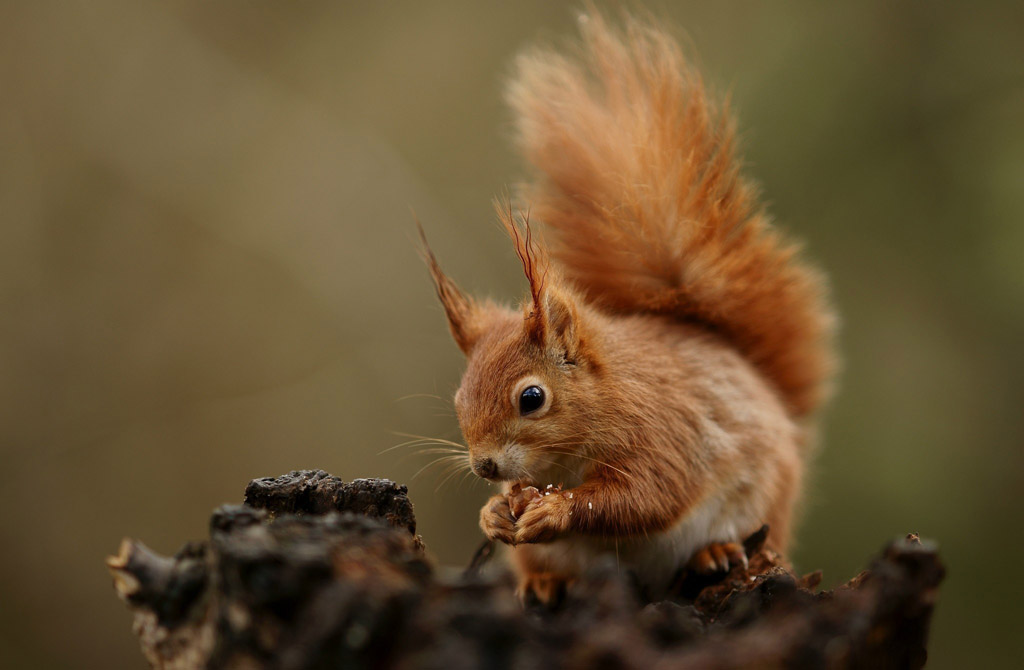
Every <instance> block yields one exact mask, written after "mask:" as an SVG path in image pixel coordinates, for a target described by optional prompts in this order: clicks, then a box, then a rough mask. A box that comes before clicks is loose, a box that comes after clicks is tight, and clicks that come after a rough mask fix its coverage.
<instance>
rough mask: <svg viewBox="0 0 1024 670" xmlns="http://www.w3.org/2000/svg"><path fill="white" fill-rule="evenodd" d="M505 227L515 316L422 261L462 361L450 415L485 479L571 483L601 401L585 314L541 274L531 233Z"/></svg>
mask: <svg viewBox="0 0 1024 670" xmlns="http://www.w3.org/2000/svg"><path fill="white" fill-rule="evenodd" d="M506 226H507V227H508V228H509V232H510V234H511V235H512V237H513V241H514V242H515V244H516V251H517V253H518V255H519V257H520V259H521V260H522V261H523V267H524V269H525V271H526V276H527V279H528V280H529V282H530V298H529V300H528V301H526V302H525V303H524V305H523V307H522V309H521V310H514V309H509V308H506V307H501V306H499V305H496V304H495V303H493V302H490V301H484V302H481V301H477V300H474V299H473V298H470V297H468V296H466V295H465V294H464V293H463V292H462V291H460V290H459V288H458V287H457V286H456V285H455V283H454V282H452V280H451V279H450V278H449V277H447V276H446V275H445V274H444V273H443V272H442V271H441V269H440V267H439V266H438V264H437V261H436V259H435V258H434V256H433V254H432V253H431V252H430V250H429V248H427V247H426V246H425V249H424V256H425V259H426V261H427V265H428V267H429V268H430V274H431V276H432V278H433V280H434V285H435V287H436V289H437V295H438V298H439V299H440V301H441V304H442V306H443V307H444V311H445V315H446V316H447V318H448V325H449V327H450V329H451V333H452V336H453V337H454V339H455V343H456V344H457V345H458V346H459V348H460V349H461V350H462V352H463V353H464V354H465V355H466V359H467V365H466V371H465V374H464V375H463V377H462V383H461V385H460V386H459V389H458V391H457V392H456V393H455V410H456V413H457V414H458V418H459V425H460V426H461V428H462V433H463V437H464V438H465V440H466V445H467V446H468V447H469V458H470V466H471V467H472V469H473V472H475V473H476V474H477V475H479V476H480V477H483V478H485V479H489V480H493V481H523V482H530V483H533V484H548V483H556V480H557V481H558V482H566V483H569V482H571V481H572V480H573V479H574V478H575V477H576V476H577V475H578V473H579V469H580V466H581V462H582V461H584V460H585V457H584V456H583V455H582V452H583V451H584V449H585V448H586V440H587V432H588V431H587V430H586V426H587V425H588V423H590V421H591V420H592V419H593V418H594V417H593V416H592V412H593V403H594V401H595V399H596V398H597V397H598V396H600V395H601V392H600V390H599V386H598V384H597V377H598V375H599V374H600V370H599V367H598V364H597V359H596V356H595V355H594V354H595V349H594V347H595V342H594V340H593V338H592V337H591V336H590V329H588V310H586V308H585V306H584V304H583V302H582V301H581V300H580V299H579V297H578V296H577V295H576V294H575V293H574V292H573V291H572V290H571V289H569V288H568V287H567V286H565V285H563V284H561V282H559V281H557V280H556V279H555V278H553V276H552V275H551V273H550V272H549V271H548V270H547V269H542V265H541V263H542V261H540V260H538V254H537V251H536V250H535V249H534V248H533V243H532V240H531V238H530V232H529V228H528V227H526V228H525V234H523V233H521V232H520V230H519V228H518V227H516V226H515V224H514V223H512V221H511V218H510V219H509V220H507V221H506Z"/></svg>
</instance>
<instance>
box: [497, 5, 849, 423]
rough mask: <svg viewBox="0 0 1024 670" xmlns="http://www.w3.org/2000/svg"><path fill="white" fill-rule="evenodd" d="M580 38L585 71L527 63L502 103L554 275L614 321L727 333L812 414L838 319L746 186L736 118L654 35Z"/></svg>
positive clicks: (818, 281)
mask: <svg viewBox="0 0 1024 670" xmlns="http://www.w3.org/2000/svg"><path fill="white" fill-rule="evenodd" d="M581 23H582V24H583V25H582V33H583V40H582V45H581V49H580V51H579V55H578V56H575V57H566V56H564V55H562V54H559V53H555V52H550V51H535V52H531V53H528V54H525V55H524V56H522V57H521V58H520V60H519V62H518V73H517V76H516V77H515V78H514V79H513V81H512V82H511V84H510V86H509V88H508V99H509V101H510V103H511V105H512V106H513V109H514V110H515V112H516V113H517V123H518V135H519V141H520V143H521V147H522V150H523V152H524V154H525V156H526V157H527V159H528V160H529V161H530V163H532V165H533V166H534V168H535V169H536V171H537V173H538V174H537V178H536V180H535V181H534V183H533V184H532V185H531V186H530V187H528V191H527V192H526V193H525V200H526V203H527V204H528V205H529V207H530V209H531V213H532V215H533V217H535V218H536V219H538V220H540V221H541V222H542V223H543V224H545V226H546V229H547V232H548V235H547V236H546V242H547V243H548V245H549V250H548V251H549V253H550V255H551V259H552V261H553V262H554V263H555V264H557V265H558V266H560V267H559V269H560V271H561V273H563V274H564V275H565V277H566V278H567V279H569V280H570V281H572V282H573V283H574V284H576V285H577V286H578V287H579V288H580V289H581V290H582V291H583V292H584V293H585V294H586V295H587V296H588V298H589V299H590V300H592V301H594V302H596V303H598V304H601V305H603V306H605V307H607V308H610V309H613V310H620V311H623V312H653V313H659V314H667V315H673V316H676V317H678V318H680V319H686V320H692V321H698V322H701V323H703V324H705V325H706V326H708V327H710V328H712V329H714V330H715V331H717V332H719V333H721V334H722V335H723V336H724V337H726V338H727V339H728V340H730V341H731V342H733V344H734V345H735V346H737V347H738V348H739V349H740V350H741V351H742V352H743V353H744V354H745V355H746V356H747V357H748V358H749V359H750V360H751V361H752V362H753V363H754V364H756V365H757V366H759V368H760V369H761V370H762V371H763V373H764V374H765V375H766V376H767V377H768V378H769V379H770V380H772V381H773V382H774V383H775V384H776V385H777V387H778V388H779V390H780V391H781V392H782V395H783V397H784V398H785V400H786V401H787V403H788V406H789V408H790V411H791V412H792V413H793V414H794V416H798V417H799V416H804V415H806V414H808V413H809V412H810V411H811V410H813V409H814V408H815V406H816V405H818V404H819V403H820V401H821V400H822V398H823V395H824V393H825V392H826V388H825V387H826V385H827V382H828V379H829V377H830V376H831V372H832V368H833V360H832V351H831V335H832V330H833V321H834V318H833V314H832V311H831V310H830V309H829V307H828V305H827V302H826V300H825V297H824V282H823V279H822V278H821V277H820V276H819V274H818V273H817V272H815V271H814V270H813V269H812V268H811V267H809V266H808V265H806V264H804V263H802V262H800V261H799V259H798V258H797V256H796V251H797V249H796V247H795V245H793V244H792V243H790V242H788V241H786V240H784V239H783V237H782V236H781V235H780V234H779V233H778V232H777V231H776V230H775V229H773V228H772V227H771V226H770V224H769V222H768V219H767V218H766V215H765V214H764V213H763V211H762V210H761V207H760V205H759V204H758V202H757V199H756V194H755V192H754V189H753V188H752V187H751V185H750V184H749V183H747V182H746V181H744V180H743V179H742V178H741V177H740V175H739V171H738V165H737V162H736V160H735V158H734V156H733V143H734V142H733V128H732V122H731V120H730V118H729V117H728V115H727V113H726V112H725V111H724V110H722V109H719V108H718V107H717V106H716V105H715V104H714V103H713V102H712V101H710V100H709V99H708V96H707V93H706V92H705V90H704V86H703V84H702V82H701V79H700V76H699V75H698V74H697V73H696V72H695V71H694V70H693V69H692V68H691V67H690V66H689V65H688V64H687V62H686V60H685V59H684V57H683V55H682V51H681V50H680V48H679V46H678V44H677V43H676V42H675V41H674V40H673V39H672V38H671V37H670V36H668V35H667V34H665V33H664V32H662V31H661V30H659V29H657V28H654V27H652V26H651V25H647V24H643V23H640V22H637V21H627V25H626V28H625V29H624V31H622V32H621V33H620V32H617V31H616V30H614V29H612V28H611V27H610V26H609V25H608V23H607V22H606V21H605V20H604V19H603V18H602V17H601V16H600V15H597V14H590V15H589V16H585V17H583V18H582V19H581Z"/></svg>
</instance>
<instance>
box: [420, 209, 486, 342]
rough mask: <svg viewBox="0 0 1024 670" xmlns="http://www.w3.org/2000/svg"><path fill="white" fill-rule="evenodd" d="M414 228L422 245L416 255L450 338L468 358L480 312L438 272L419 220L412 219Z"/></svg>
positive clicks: (476, 337)
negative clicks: (441, 309)
mask: <svg viewBox="0 0 1024 670" xmlns="http://www.w3.org/2000/svg"><path fill="white" fill-rule="evenodd" d="M416 228H417V229H418V230H419V233H420V240H421V242H422V243H423V246H422V248H421V249H420V255H421V256H422V257H423V261H424V262H425V263H426V264H427V269H428V270H430V277H431V279H433V281H434V288H435V289H436V291H437V298H438V300H440V301H441V306H442V307H444V313H445V316H446V317H447V318H448V327H449V328H450V329H451V331H452V338H454V339H455V344H457V345H458V346H459V349H461V350H462V353H464V354H466V355H467V356H468V355H469V352H470V351H472V350H473V346H474V345H475V344H476V342H477V340H479V339H480V335H481V334H482V328H481V323H480V318H479V313H480V309H479V306H478V305H477V303H476V301H475V300H473V299H472V298H469V297H467V296H466V295H465V294H464V293H463V292H462V291H461V290H459V287H458V286H456V284H455V282H454V281H452V280H451V278H449V277H448V275H446V274H445V273H444V272H443V271H442V270H441V266H440V265H439V264H438V262H437V258H436V257H435V256H434V252H433V251H431V249H430V245H429V244H427V236H426V233H424V232H423V226H422V225H420V222H419V220H418V219H417V220H416Z"/></svg>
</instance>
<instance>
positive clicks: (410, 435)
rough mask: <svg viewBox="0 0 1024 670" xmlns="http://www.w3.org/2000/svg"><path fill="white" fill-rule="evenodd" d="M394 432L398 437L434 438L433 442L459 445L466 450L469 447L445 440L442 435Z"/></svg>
mask: <svg viewBox="0 0 1024 670" xmlns="http://www.w3.org/2000/svg"><path fill="white" fill-rule="evenodd" d="M394 434H395V435H398V436H399V437H411V438H414V439H416V440H434V441H435V442H440V443H441V444H448V445H451V446H453V447H459V448H460V449H466V450H468V449H469V447H467V446H466V445H464V444H462V443H461V442H452V441H451V440H446V439H444V438H442V437H427V436H425V435H413V434H411V433H399V432H395V433H394Z"/></svg>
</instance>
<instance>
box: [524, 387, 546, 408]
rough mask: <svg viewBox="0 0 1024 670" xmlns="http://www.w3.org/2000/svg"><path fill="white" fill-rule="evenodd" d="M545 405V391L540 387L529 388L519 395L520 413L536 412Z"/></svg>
mask: <svg viewBox="0 0 1024 670" xmlns="http://www.w3.org/2000/svg"><path fill="white" fill-rule="evenodd" d="M543 405H544V389H542V388H541V387H539V386H527V387H526V388H525V389H523V392H522V393H520V394H519V413H520V414H529V413H530V412H536V411H537V410H538V409H540V408H541V407H542V406H543Z"/></svg>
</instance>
